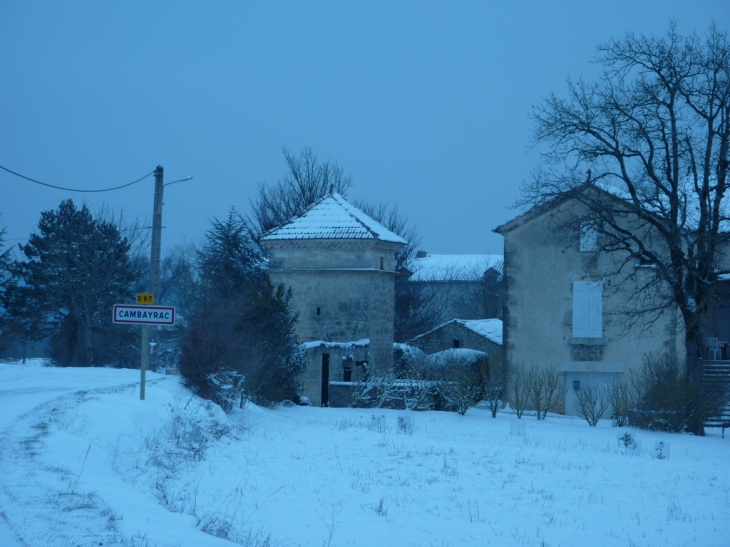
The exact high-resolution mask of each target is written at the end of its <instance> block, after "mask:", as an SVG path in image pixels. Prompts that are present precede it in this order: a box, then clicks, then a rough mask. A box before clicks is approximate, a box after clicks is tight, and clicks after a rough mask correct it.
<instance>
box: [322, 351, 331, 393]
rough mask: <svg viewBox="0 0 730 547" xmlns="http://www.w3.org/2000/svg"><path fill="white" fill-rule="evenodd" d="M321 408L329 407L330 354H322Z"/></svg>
mask: <svg viewBox="0 0 730 547" xmlns="http://www.w3.org/2000/svg"><path fill="white" fill-rule="evenodd" d="M322 406H330V354H329V353H323V354H322Z"/></svg>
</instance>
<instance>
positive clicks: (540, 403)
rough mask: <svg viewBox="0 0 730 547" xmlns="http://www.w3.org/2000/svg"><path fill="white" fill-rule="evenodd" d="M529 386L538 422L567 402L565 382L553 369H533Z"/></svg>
mask: <svg viewBox="0 0 730 547" xmlns="http://www.w3.org/2000/svg"><path fill="white" fill-rule="evenodd" d="M527 384H528V386H529V387H528V394H529V399H530V402H531V403H532V405H533V406H534V407H535V411H536V412H537V419H538V420H544V419H545V418H546V416H547V413H548V412H550V411H551V410H554V409H555V408H557V407H559V406H560V405H561V404H562V403H563V401H564V400H565V382H564V381H563V377H562V375H561V374H560V373H559V372H558V371H557V370H556V369H555V368H553V367H548V368H542V367H540V368H537V367H533V368H531V369H530V372H529V373H528V378H527Z"/></svg>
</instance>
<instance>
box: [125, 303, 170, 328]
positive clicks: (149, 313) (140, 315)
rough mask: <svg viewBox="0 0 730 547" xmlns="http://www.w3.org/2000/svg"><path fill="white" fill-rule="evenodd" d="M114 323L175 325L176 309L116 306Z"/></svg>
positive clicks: (130, 305)
mask: <svg viewBox="0 0 730 547" xmlns="http://www.w3.org/2000/svg"><path fill="white" fill-rule="evenodd" d="M113 321H114V322H115V323H126V324H133V325H174V324H175V308H172V307H163V306H136V305H132V304H114V318H113Z"/></svg>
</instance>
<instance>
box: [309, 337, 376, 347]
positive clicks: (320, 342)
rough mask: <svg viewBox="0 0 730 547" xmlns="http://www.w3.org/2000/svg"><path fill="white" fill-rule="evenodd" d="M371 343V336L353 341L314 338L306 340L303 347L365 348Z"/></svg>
mask: <svg viewBox="0 0 730 547" xmlns="http://www.w3.org/2000/svg"><path fill="white" fill-rule="evenodd" d="M369 345H370V338H362V339H361V340H354V341H352V342H325V341H324V340H313V341H311V342H304V343H303V344H302V347H303V348H304V349H314V348H318V347H320V346H324V347H326V348H340V349H351V348H365V347H367V346H369Z"/></svg>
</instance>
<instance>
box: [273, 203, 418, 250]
mask: <svg viewBox="0 0 730 547" xmlns="http://www.w3.org/2000/svg"><path fill="white" fill-rule="evenodd" d="M262 239H263V240H272V239H379V240H381V241H390V242H393V243H401V244H403V245H407V244H408V241H406V240H405V239H403V238H402V237H400V236H399V235H398V234H395V233H393V232H391V231H390V230H388V229H387V228H386V227H385V226H383V225H382V224H380V223H379V222H377V221H376V220H374V219H373V218H371V217H369V216H368V215H366V214H365V213H363V212H362V211H361V210H360V209H358V208H357V207H355V206H354V205H352V204H351V203H349V202H348V201H347V200H346V199H345V198H344V197H342V196H341V195H340V194H338V193H333V194H331V195H329V196H325V197H323V198H322V199H320V200H319V201H317V202H315V203H314V204H312V205H311V206H310V207H309V209H307V210H306V211H305V212H304V213H303V214H301V215H300V216H298V217H294V218H293V219H291V220H289V222H287V223H286V224H284V225H283V226H280V227H279V228H274V229H273V230H271V231H270V232H268V233H267V234H266V235H264V236H263V237H262Z"/></svg>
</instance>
